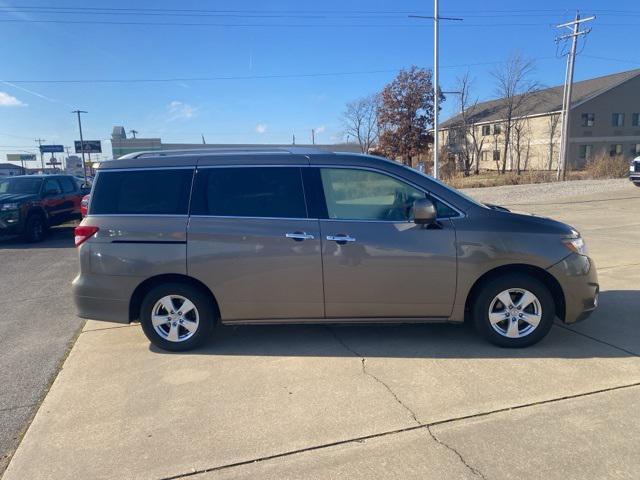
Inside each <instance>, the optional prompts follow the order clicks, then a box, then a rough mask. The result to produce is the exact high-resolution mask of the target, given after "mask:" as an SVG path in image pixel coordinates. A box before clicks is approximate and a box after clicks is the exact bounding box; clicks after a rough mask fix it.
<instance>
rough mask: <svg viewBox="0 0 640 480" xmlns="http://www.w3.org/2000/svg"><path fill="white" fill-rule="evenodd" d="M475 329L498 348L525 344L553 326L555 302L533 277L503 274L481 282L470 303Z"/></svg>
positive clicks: (539, 336) (540, 337)
mask: <svg viewBox="0 0 640 480" xmlns="http://www.w3.org/2000/svg"><path fill="white" fill-rule="evenodd" d="M472 311H473V320H474V324H475V327H476V330H477V331H478V332H479V333H480V334H481V335H482V336H483V337H484V338H486V339H487V340H489V341H490V342H491V343H493V344H495V345H499V346H501V347H512V348H513V347H516V348H517V347H527V346H529V345H533V344H534V343H537V342H539V341H540V340H542V339H543V338H544V337H545V335H547V333H549V330H550V329H551V326H552V325H553V320H554V318H555V315H556V312H555V304H554V301H553V297H552V296H551V293H550V292H549V289H548V288H547V287H546V286H545V285H544V283H542V282H541V281H540V280H538V279H537V278H534V277H531V276H529V275H525V274H515V273H514V274H507V275H502V276H500V277H497V278H494V279H492V280H490V281H488V282H487V283H486V284H485V285H483V286H482V287H481V289H480V291H479V292H478V294H477V295H476V297H475V302H474V304H473V306H472Z"/></svg>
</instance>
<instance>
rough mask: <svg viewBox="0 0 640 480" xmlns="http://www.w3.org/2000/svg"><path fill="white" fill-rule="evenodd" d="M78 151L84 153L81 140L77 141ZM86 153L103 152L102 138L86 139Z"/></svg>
mask: <svg viewBox="0 0 640 480" xmlns="http://www.w3.org/2000/svg"><path fill="white" fill-rule="evenodd" d="M74 143H75V147H76V153H82V145H81V144H80V141H79V140H76V141H75V142H74ZM83 143H84V153H102V144H101V143H100V140H85V141H84V142H83Z"/></svg>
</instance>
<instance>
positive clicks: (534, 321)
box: [488, 288, 542, 338]
mask: <svg viewBox="0 0 640 480" xmlns="http://www.w3.org/2000/svg"><path fill="white" fill-rule="evenodd" d="M488 313H489V323H491V326H492V327H493V329H494V330H495V331H496V332H498V333H499V334H500V335H502V336H504V337H508V338H522V337H526V336H527V335H530V334H531V333H532V332H533V331H534V330H535V329H536V328H537V327H538V325H539V324H540V320H541V319H542V305H541V304H540V300H538V297H536V296H535V295H534V294H533V293H531V292H530V291H529V290H525V289H523V288H510V289H508V290H504V291H502V292H500V293H499V294H498V295H496V296H495V298H494V299H493V300H492V301H491V303H490V304H489V312H488Z"/></svg>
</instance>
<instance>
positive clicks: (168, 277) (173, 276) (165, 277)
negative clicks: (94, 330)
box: [129, 273, 220, 322]
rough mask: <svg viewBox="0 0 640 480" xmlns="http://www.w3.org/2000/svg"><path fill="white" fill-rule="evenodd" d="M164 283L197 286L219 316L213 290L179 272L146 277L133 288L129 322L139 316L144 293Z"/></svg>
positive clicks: (218, 308)
mask: <svg viewBox="0 0 640 480" xmlns="http://www.w3.org/2000/svg"><path fill="white" fill-rule="evenodd" d="M164 283H183V284H185V285H190V286H192V287H196V288H198V289H199V290H201V291H202V292H204V293H205V294H206V295H207V296H208V297H209V298H210V300H211V304H212V305H213V308H214V311H215V313H216V315H217V317H218V318H220V307H219V305H218V300H217V299H216V297H215V295H214V294H213V292H212V291H211V290H210V289H209V288H208V287H207V286H206V285H205V284H204V283H202V282H201V281H199V280H196V279H195V278H193V277H189V276H188V275H183V274H179V273H166V274H162V275H156V276H153V277H150V278H147V279H146V280H144V281H143V282H142V283H140V285H138V286H137V287H136V288H135V290H134V291H133V293H132V294H131V299H130V300H129V321H130V322H131V321H134V320H137V319H138V318H139V316H140V307H141V306H142V300H143V299H144V297H145V295H146V294H147V293H149V292H150V291H151V289H152V288H154V287H156V286H158V285H162V284H164Z"/></svg>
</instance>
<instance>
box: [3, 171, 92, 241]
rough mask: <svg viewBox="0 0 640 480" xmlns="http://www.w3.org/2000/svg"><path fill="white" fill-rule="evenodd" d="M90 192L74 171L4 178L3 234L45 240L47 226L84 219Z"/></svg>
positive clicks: (28, 239)
mask: <svg viewBox="0 0 640 480" xmlns="http://www.w3.org/2000/svg"><path fill="white" fill-rule="evenodd" d="M85 193H87V191H86V190H84V189H82V188H80V187H79V186H78V184H77V183H76V181H75V179H74V177H73V176H71V175H20V176H15V177H8V178H3V179H0V234H3V235H22V236H23V237H24V239H25V240H27V241H29V242H39V241H41V240H42V239H43V238H44V236H45V233H46V231H47V228H49V227H52V226H55V225H60V224H62V223H65V222H68V221H69V220H75V219H80V201H81V199H82V196H83V195H84V194H85Z"/></svg>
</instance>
